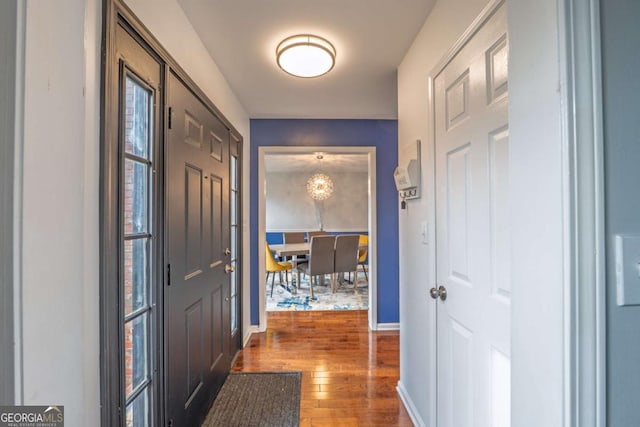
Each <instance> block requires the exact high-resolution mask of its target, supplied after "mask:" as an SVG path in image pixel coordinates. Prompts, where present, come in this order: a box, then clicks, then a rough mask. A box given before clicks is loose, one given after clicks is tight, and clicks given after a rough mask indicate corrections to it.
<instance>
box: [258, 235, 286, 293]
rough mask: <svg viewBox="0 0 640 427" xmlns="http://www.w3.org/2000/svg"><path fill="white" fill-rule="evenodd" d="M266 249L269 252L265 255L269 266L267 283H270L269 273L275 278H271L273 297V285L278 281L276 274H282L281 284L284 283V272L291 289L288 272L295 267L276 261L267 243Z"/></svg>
mask: <svg viewBox="0 0 640 427" xmlns="http://www.w3.org/2000/svg"><path fill="white" fill-rule="evenodd" d="M265 248H266V251H267V252H266V253H265V260H266V264H267V281H266V283H269V273H272V274H273V276H271V296H273V284H274V282H275V279H276V273H280V282H282V272H283V271H284V272H285V280H286V283H287V287H289V279H288V277H287V272H288V271H291V269H292V268H293V265H292V264H291V263H290V262H289V261H276V259H275V258H274V257H273V252H271V248H270V247H269V244H268V243H266V242H265ZM266 283H265V285H266Z"/></svg>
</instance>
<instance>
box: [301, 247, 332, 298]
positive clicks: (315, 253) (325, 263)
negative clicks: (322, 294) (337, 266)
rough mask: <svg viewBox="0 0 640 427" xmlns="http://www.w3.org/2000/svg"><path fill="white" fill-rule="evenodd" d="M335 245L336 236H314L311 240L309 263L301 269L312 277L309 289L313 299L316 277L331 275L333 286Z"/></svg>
mask: <svg viewBox="0 0 640 427" xmlns="http://www.w3.org/2000/svg"><path fill="white" fill-rule="evenodd" d="M335 244H336V236H314V237H312V238H311V246H310V249H309V263H308V264H304V265H302V266H301V268H300V269H301V270H303V271H305V272H306V273H307V274H308V275H309V276H310V278H309V288H310V289H311V298H313V297H314V294H313V281H314V279H315V278H316V277H319V276H324V275H325V274H331V276H332V277H331V282H332V286H333V272H334V269H333V267H334V262H335Z"/></svg>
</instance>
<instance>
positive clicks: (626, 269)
mask: <svg viewBox="0 0 640 427" xmlns="http://www.w3.org/2000/svg"><path fill="white" fill-rule="evenodd" d="M615 255H616V284H617V303H618V305H640V234H617V235H616V237H615Z"/></svg>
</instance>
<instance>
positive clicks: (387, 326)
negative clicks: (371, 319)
mask: <svg viewBox="0 0 640 427" xmlns="http://www.w3.org/2000/svg"><path fill="white" fill-rule="evenodd" d="M399 330H400V323H399V322H395V323H378V324H377V325H376V331H399Z"/></svg>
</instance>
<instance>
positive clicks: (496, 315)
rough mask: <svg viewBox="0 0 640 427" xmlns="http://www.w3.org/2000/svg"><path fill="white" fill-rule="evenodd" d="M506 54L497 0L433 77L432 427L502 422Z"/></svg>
mask: <svg viewBox="0 0 640 427" xmlns="http://www.w3.org/2000/svg"><path fill="white" fill-rule="evenodd" d="M507 59H508V40H507V36H506V9H505V6H504V4H503V5H502V6H500V7H499V8H498V9H497V10H496V11H495V12H494V13H493V15H492V16H491V17H490V18H489V19H488V20H487V21H486V22H485V23H484V25H483V26H482V27H481V28H480V29H479V30H478V31H477V32H476V33H475V34H474V35H473V36H472V37H471V39H470V40H469V41H468V42H467V43H466V44H465V45H464V46H463V47H462V48H461V50H460V51H458V53H457V54H456V55H455V56H454V57H453V59H452V60H451V62H450V63H449V64H448V65H447V66H446V67H445V68H444V69H443V71H442V72H441V73H439V74H438V75H437V76H436V78H435V79H434V89H435V91H434V95H435V104H434V105H435V135H436V140H435V145H436V147H435V150H436V213H437V218H436V233H437V236H436V238H437V243H436V245H437V273H436V277H437V283H438V285H439V286H444V287H445V288H446V299H444V300H442V299H440V300H438V302H437V325H438V331H437V352H438V355H437V361H438V362H437V365H438V368H437V375H438V376H437V384H438V385H437V387H438V406H437V421H438V426H439V427H472V426H473V427H489V426H491V427H495V426H500V427H506V426H509V425H510V424H509V422H510V420H509V418H510V415H509V414H510V360H509V358H510V345H509V343H510V304H509V298H510V292H511V284H510V272H509V264H510V260H509V252H510V250H509V229H508V223H509V221H508V215H509V197H508V189H509V162H508V156H509V130H508V123H507V122H508V117H507V103H508V79H507V75H508V72H507Z"/></svg>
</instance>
